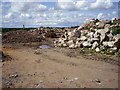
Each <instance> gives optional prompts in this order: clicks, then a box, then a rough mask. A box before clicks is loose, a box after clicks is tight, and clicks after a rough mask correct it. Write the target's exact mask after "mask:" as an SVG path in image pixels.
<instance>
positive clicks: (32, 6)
mask: <svg viewBox="0 0 120 90" xmlns="http://www.w3.org/2000/svg"><path fill="white" fill-rule="evenodd" d="M44 10H47V6H45V5H42V4H40V3H35V2H33V3H32V2H12V3H11V8H10V11H12V12H22V13H23V12H33V11H44Z"/></svg>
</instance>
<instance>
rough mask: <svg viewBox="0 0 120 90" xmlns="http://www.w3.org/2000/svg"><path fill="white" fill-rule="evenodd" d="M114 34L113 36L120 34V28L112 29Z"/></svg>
mask: <svg viewBox="0 0 120 90" xmlns="http://www.w3.org/2000/svg"><path fill="white" fill-rule="evenodd" d="M112 34H113V35H117V34H120V28H113V29H112Z"/></svg>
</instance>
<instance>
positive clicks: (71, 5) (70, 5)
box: [57, 2, 75, 10]
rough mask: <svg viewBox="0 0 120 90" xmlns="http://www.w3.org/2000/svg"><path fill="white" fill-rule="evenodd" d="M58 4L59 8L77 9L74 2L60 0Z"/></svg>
mask: <svg viewBox="0 0 120 90" xmlns="http://www.w3.org/2000/svg"><path fill="white" fill-rule="evenodd" d="M57 6H58V8H59V9H63V10H74V9H75V5H74V3H73V2H58V4H57Z"/></svg>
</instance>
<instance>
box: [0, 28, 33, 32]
mask: <svg viewBox="0 0 120 90" xmlns="http://www.w3.org/2000/svg"><path fill="white" fill-rule="evenodd" d="M31 29H35V28H24V29H23V28H0V32H2V33H6V32H9V31H16V30H31Z"/></svg>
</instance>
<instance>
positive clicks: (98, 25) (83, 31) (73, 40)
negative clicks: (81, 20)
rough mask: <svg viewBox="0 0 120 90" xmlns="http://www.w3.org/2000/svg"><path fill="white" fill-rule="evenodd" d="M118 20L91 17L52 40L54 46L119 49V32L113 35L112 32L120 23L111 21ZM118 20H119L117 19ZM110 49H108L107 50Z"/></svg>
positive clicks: (96, 50)
mask: <svg viewBox="0 0 120 90" xmlns="http://www.w3.org/2000/svg"><path fill="white" fill-rule="evenodd" d="M115 20H116V22H118V21H117V20H119V19H114V20H111V21H110V20H104V21H100V20H98V19H92V20H90V21H89V22H87V23H85V24H83V25H81V26H79V27H78V28H75V29H74V30H68V31H66V32H64V33H63V36H64V37H63V36H62V37H60V38H59V39H58V41H57V42H54V45H55V47H57V46H58V47H61V46H62V47H69V48H70V49H75V48H89V49H92V50H94V51H95V52H101V51H104V50H107V49H108V50H107V51H110V50H113V51H119V49H120V34H116V35H114V34H113V33H112V30H113V27H114V28H115V27H117V28H118V27H119V28H120V25H117V24H118V23H117V24H114V23H112V22H115ZM119 22H120V20H119ZM109 49H110V50H109Z"/></svg>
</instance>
